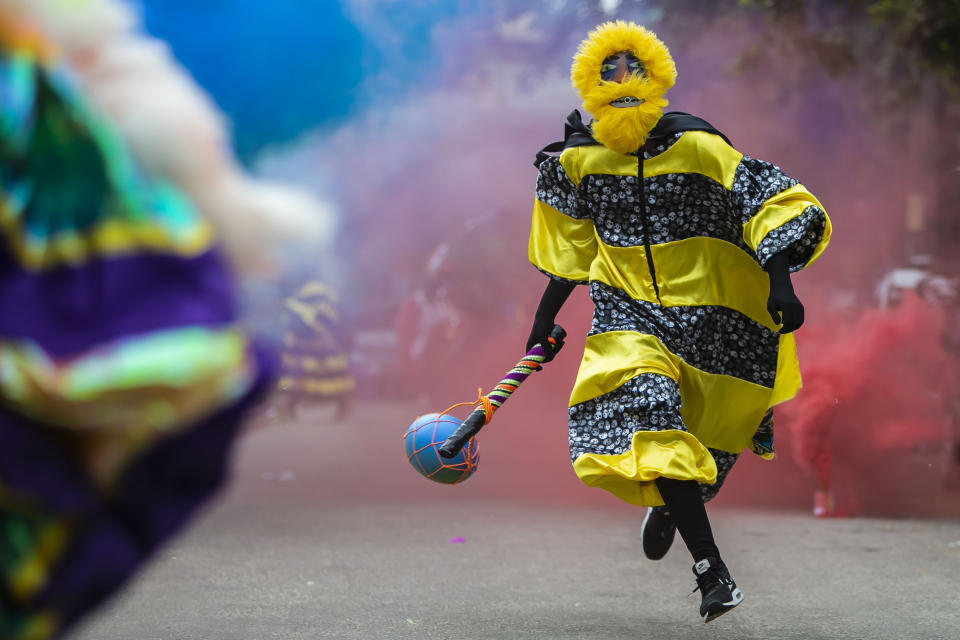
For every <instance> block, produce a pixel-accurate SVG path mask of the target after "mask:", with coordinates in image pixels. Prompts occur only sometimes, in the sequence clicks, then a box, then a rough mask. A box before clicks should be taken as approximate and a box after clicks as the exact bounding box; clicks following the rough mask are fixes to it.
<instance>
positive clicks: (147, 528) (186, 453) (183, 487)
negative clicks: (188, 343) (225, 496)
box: [0, 347, 276, 637]
mask: <svg viewBox="0 0 960 640" xmlns="http://www.w3.org/2000/svg"><path fill="white" fill-rule="evenodd" d="M253 356H254V357H255V358H256V361H257V370H258V377H257V380H256V382H255V384H254V386H253V388H251V389H250V391H249V392H248V393H247V394H246V396H244V398H242V399H241V400H240V401H239V402H237V403H236V404H234V405H232V406H230V407H228V408H226V409H224V410H222V411H220V412H218V413H217V414H215V415H213V416H211V417H209V418H207V419H205V420H204V421H202V422H201V423H199V424H197V425H196V426H194V427H191V428H189V429H186V430H184V431H181V432H178V433H177V434H175V435H173V436H172V437H170V438H168V439H166V440H163V441H161V442H160V443H159V444H158V445H157V446H155V447H154V448H153V449H151V450H149V451H148V452H147V453H145V454H144V455H143V456H142V457H141V458H140V459H138V460H137V461H136V462H135V463H134V464H133V465H132V466H131V468H130V470H129V471H128V472H127V473H126V474H125V475H124V476H123V477H122V478H121V479H120V481H119V482H118V483H117V488H116V490H115V491H114V493H113V495H112V496H110V497H107V496H101V495H99V494H98V493H97V491H96V490H95V489H94V488H93V487H92V486H90V484H89V483H88V481H87V480H86V479H85V477H84V476H83V474H82V473H81V472H80V471H79V470H78V468H77V467H76V465H75V464H74V463H73V462H72V461H71V460H70V459H69V457H68V456H67V455H66V454H65V452H64V451H63V450H61V449H60V448H59V447H58V446H56V443H55V441H54V440H53V439H51V438H50V437H49V436H48V435H45V434H46V432H45V430H44V428H43V427H41V426H40V425H37V424H36V423H31V422H29V421H26V420H23V419H17V417H16V415H15V414H11V413H9V412H7V411H4V412H3V413H2V414H0V479H2V480H3V482H4V484H5V489H6V490H7V491H9V492H11V493H15V494H18V495H23V496H26V497H28V498H34V499H35V500H37V502H38V503H39V504H40V505H42V506H43V507H45V510H47V511H49V513H48V515H49V516H51V517H67V516H68V517H70V518H71V520H72V522H74V523H75V525H76V528H75V529H74V531H73V535H72V537H71V539H70V542H69V547H68V551H67V553H66V554H65V556H64V557H63V558H61V559H60V560H59V561H58V563H57V564H56V565H54V567H53V570H52V574H51V579H50V581H49V582H48V583H47V585H46V586H45V588H44V589H43V590H42V591H41V593H40V594H38V596H37V597H36V598H35V600H34V602H33V603H32V604H31V606H32V607H36V608H38V609H40V608H43V609H50V610H53V611H55V612H56V613H57V615H58V617H59V619H60V620H61V622H62V623H63V626H62V627H61V628H60V629H59V631H58V636H57V637H61V636H62V634H64V633H66V632H67V631H68V630H69V629H70V628H71V627H72V626H73V624H74V623H75V622H76V621H78V620H79V619H80V618H82V617H83V616H84V615H86V614H88V613H89V612H90V611H92V610H93V608H94V607H96V606H98V605H99V604H101V603H102V602H103V601H104V600H106V599H107V598H108V597H109V596H111V595H112V594H114V593H116V591H117V590H118V589H119V588H120V587H121V586H122V585H123V584H125V583H126V581H127V580H128V579H129V578H130V577H131V576H132V575H134V573H135V572H136V571H137V570H138V569H139V568H140V567H141V566H142V565H143V563H144V561H145V560H146V559H147V558H149V557H150V556H151V555H152V553H153V552H155V551H156V550H157V548H158V547H160V545H162V544H164V543H165V542H167V541H168V540H169V539H170V538H171V537H172V536H173V535H174V534H176V533H178V532H179V531H180V530H181V529H182V528H183V526H184V525H185V524H187V523H188V522H189V520H190V519H191V518H192V517H193V516H194V515H195V513H196V512H197V510H198V509H199V508H200V507H202V506H203V505H204V504H205V503H206V502H207V501H208V500H209V498H210V497H211V496H212V495H213V494H214V493H215V492H216V490H217V489H219V488H220V486H221V485H222V484H223V481H224V480H225V478H226V476H227V472H228V466H229V455H230V451H231V448H232V444H233V442H234V441H235V439H236V436H237V433H238V431H239V428H240V426H241V424H242V418H243V417H244V414H245V413H246V412H247V410H248V409H250V408H251V407H252V406H253V405H254V404H255V403H256V402H258V401H259V400H260V398H261V397H262V396H263V395H264V394H265V392H266V391H267V390H268V389H269V388H270V387H271V385H272V379H273V373H274V371H275V369H276V367H275V362H274V361H273V359H272V357H270V355H269V354H268V353H267V352H266V351H265V350H264V349H262V348H260V347H255V348H254V350H253ZM31 433H32V434H33V436H34V437H30V434H31ZM8 445H9V447H8ZM44 448H46V450H44ZM25 453H26V454H27V455H24V454H25ZM18 458H22V459H18ZM0 515H2V512H0Z"/></svg>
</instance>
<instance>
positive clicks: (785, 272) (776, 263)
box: [763, 253, 803, 333]
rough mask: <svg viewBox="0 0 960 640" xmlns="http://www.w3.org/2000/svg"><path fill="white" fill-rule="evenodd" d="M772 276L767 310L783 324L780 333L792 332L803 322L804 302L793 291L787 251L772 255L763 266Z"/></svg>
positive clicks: (776, 321) (774, 319)
mask: <svg viewBox="0 0 960 640" xmlns="http://www.w3.org/2000/svg"><path fill="white" fill-rule="evenodd" d="M763 269H764V271H766V272H767V275H768V276H769V277H770V297H769V298H767V311H768V312H770V317H771V318H773V321H774V322H775V323H777V324H781V323H782V326H781V327H780V333H791V332H793V331H796V330H797V329H799V328H800V326H801V325H802V324H803V303H802V302H800V299H799V298H798V297H797V294H796V293H794V291H793V283H792V282H790V259H789V257H788V256H787V254H786V253H778V254H776V255H774V256H771V257H770V259H769V260H767V263H766V264H765V265H764V266H763Z"/></svg>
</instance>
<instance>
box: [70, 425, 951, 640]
mask: <svg viewBox="0 0 960 640" xmlns="http://www.w3.org/2000/svg"><path fill="white" fill-rule="evenodd" d="M402 410H403V409H401V411H402ZM377 411H384V409H382V408H380V409H377V408H364V407H359V408H358V409H357V410H356V411H355V413H354V416H353V417H352V418H351V419H350V420H348V421H347V422H346V423H333V422H332V420H331V419H330V417H329V415H328V414H327V413H324V412H318V413H314V414H310V415H309V416H308V418H307V419H306V420H305V421H302V422H300V423H297V424H289V423H281V424H272V425H269V426H267V427H264V428H260V429H256V430H253V431H251V432H250V433H248V434H247V435H246V436H245V437H244V439H243V440H242V442H241V443H240V446H239V448H238V451H237V455H236V458H235V460H236V465H235V467H236V468H235V474H234V481H233V483H232V484H231V485H230V487H229V488H228V489H227V490H226V491H225V492H224V494H223V495H222V497H221V498H220V499H219V500H218V501H217V503H216V504H214V505H212V506H211V508H210V509H208V510H207V512H206V513H204V514H203V516H202V517H200V518H199V519H198V520H197V521H196V522H195V523H194V525H193V526H192V527H191V528H190V529H189V530H188V531H187V532H186V533H185V534H184V535H183V536H181V537H180V538H178V539H177V540H176V541H175V542H173V543H172V544H171V545H170V546H169V547H167V548H166V549H164V550H162V551H161V552H160V553H159V554H158V555H157V557H156V558H155V560H154V562H153V563H152V564H151V565H150V566H149V567H148V568H147V569H146V570H145V571H144V572H142V573H141V574H140V575H139V577H138V578H137V579H136V580H134V581H133V582H132V583H131V584H130V585H129V587H128V588H127V589H126V590H125V591H124V593H123V594H121V595H120V596H118V597H117V598H115V599H114V600H113V601H111V603H109V605H108V606H106V607H104V608H103V609H102V610H101V611H99V612H98V613H97V614H96V615H95V616H93V617H91V618H90V619H89V620H87V622H86V624H85V625H84V626H83V627H81V628H80V629H78V630H77V631H76V633H75V634H74V635H73V636H72V637H71V640H261V639H264V640H266V639H280V640H297V639H301V638H302V639H312V638H337V639H343V640H353V639H356V640H370V639H390V640H393V639H397V640H402V639H408V638H409V639H422V640H431V639H437V640H440V639H444V640H446V639H454V638H456V639H464V640H470V639H477V640H481V639H484V640H486V639H490V640H494V639H497V640H501V639H502V640H514V639H527V638H530V639H533V638H538V639H543V640H565V639H574V638H576V639H594V638H596V639H603V640H620V639H628V638H629V639H647V638H651V639H652V638H669V639H671V640H685V639H687V638H697V639H702V638H736V639H738V640H746V639H753V638H756V639H758V640H759V639H764V640H771V639H779V638H785V639H786V638H796V639H798V640H799V639H803V640H819V639H824V640H827V639H830V640H833V639H847V638H849V639H854V638H856V639H863V640H881V639H886V638H890V639H897V640H902V639H904V638H918V639H919V638H922V639H941V638H942V639H947V638H950V639H951V640H955V639H956V638H958V637H960V606H958V605H960V597H958V594H960V521H958V520H956V519H945V520H944V519H939V520H938V519H907V518H901V519H877V518H844V519H840V518H837V519H829V518H828V519H816V518H813V517H812V516H811V515H810V514H809V513H808V512H806V511H798V510H794V511H783V512H771V511H769V510H767V511H751V510H744V509H742V508H731V507H723V506H722V505H721V506H719V507H717V508H712V509H711V514H712V518H713V521H714V530H715V533H716V537H717V540H718V543H719V545H720V548H721V550H722V552H723V554H724V557H725V559H726V561H727V564H728V565H729V567H730V569H731V571H732V573H733V575H734V578H735V579H736V580H737V582H738V584H739V585H740V587H741V588H742V589H743V592H744V594H745V600H744V602H743V604H742V605H741V606H740V607H738V608H737V609H736V610H734V611H732V612H730V613H728V614H727V615H725V616H723V617H721V618H719V619H717V620H715V621H714V622H711V623H709V624H706V625H705V624H704V623H703V622H701V620H700V618H699V616H698V613H697V609H698V606H699V594H692V595H691V594H690V592H691V591H692V589H693V588H694V586H695V582H694V580H693V574H692V572H691V569H690V565H691V561H690V559H689V557H688V555H687V553H686V551H685V549H684V548H683V547H682V546H680V545H679V544H678V546H676V547H675V548H674V549H673V550H671V552H670V554H669V555H668V556H667V557H666V558H665V559H664V560H661V561H659V562H650V561H648V560H646V559H645V558H644V557H643V555H642V552H641V551H640V548H639V529H640V523H641V521H642V516H643V512H642V510H637V509H631V508H627V507H626V506H623V507H620V506H611V504H612V503H611V502H600V503H598V504H599V505H602V506H597V507H591V506H589V504H586V503H584V502H583V501H582V500H580V499H579V498H580V494H577V495H576V496H575V498H577V499H575V500H572V501H570V502H569V503H565V502H564V501H563V500H552V499H550V500H548V499H542V496H539V495H537V494H531V495H527V496H525V495H522V494H519V493H518V495H517V496H516V498H517V499H505V497H504V496H505V494H504V493H503V491H495V490H489V487H488V490H486V491H485V490H484V486H485V485H484V484H483V483H482V482H479V481H478V484H477V485H476V487H477V488H475V489H472V490H467V487H468V486H469V485H470V484H471V483H473V482H474V479H473V478H471V479H470V480H469V481H468V482H467V483H464V484H463V485H458V486H457V487H447V486H439V485H438V486H434V485H433V483H429V482H426V481H424V480H423V479H422V478H420V477H419V476H417V475H416V474H415V473H413V472H412V471H410V469H409V468H408V467H407V466H406V465H407V463H406V461H405V460H404V459H403V456H402V454H399V455H395V454H394V453H393V452H394V451H399V447H400V443H399V436H397V437H396V438H395V439H394V438H392V437H391V438H390V439H389V440H388V442H386V443H385V444H377V445H376V446H374V447H373V449H372V450H366V449H364V450H362V451H360V450H358V447H357V446H356V445H357V443H358V441H359V438H358V434H359V433H362V432H361V431H360V430H362V429H376V428H378V427H377V426H376V425H377V424H379V422H378V421H379V420H380V417H382V416H380V417H378V415H379V414H377ZM389 411H390V413H391V415H392V414H394V413H396V411H397V408H395V407H394V408H391V409H390V410H389ZM383 440H385V438H380V439H377V440H376V441H377V442H378V443H380V442H381V441H383ZM485 462H488V461H485ZM488 464H490V465H491V466H495V463H489V462H488ZM480 473H490V474H491V475H492V474H493V471H486V470H484V469H482V468H481V472H480ZM360 478H362V481H361V479H360ZM478 478H479V475H478ZM496 486H497V487H499V488H501V489H502V487H503V485H502V484H500V485H496ZM461 487H462V488H461ZM517 491H518V492H519V491H520V488H519V487H518V488H517ZM586 491H592V492H595V491H597V490H589V489H586ZM590 495H593V494H592V493H591V494H590Z"/></svg>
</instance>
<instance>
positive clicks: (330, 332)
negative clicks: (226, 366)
mask: <svg viewBox="0 0 960 640" xmlns="http://www.w3.org/2000/svg"><path fill="white" fill-rule="evenodd" d="M283 304H284V331H283V354H282V364H281V372H280V378H279V380H278V381H277V392H278V398H277V401H279V402H282V403H286V404H287V405H288V406H289V408H290V410H291V412H292V413H294V415H296V406H298V405H300V404H321V403H335V404H336V405H337V417H338V418H344V417H346V413H347V406H348V403H349V402H350V397H351V396H352V395H353V392H354V391H355V390H356V386H357V384H356V380H355V379H354V377H353V375H352V374H351V372H350V355H349V353H348V352H347V349H346V345H345V336H344V330H343V325H342V323H341V321H340V314H339V312H338V296H337V293H336V291H334V290H333V288H332V287H330V286H329V285H327V284H325V283H323V282H319V281H310V282H307V283H305V284H303V285H302V286H301V287H300V288H299V289H297V291H296V293H294V294H293V295H292V296H290V297H288V298H287V299H286V300H284V303H283Z"/></svg>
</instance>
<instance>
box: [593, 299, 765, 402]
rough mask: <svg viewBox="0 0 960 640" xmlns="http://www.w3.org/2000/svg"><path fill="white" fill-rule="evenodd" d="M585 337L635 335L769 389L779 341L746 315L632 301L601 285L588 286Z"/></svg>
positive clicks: (698, 365)
mask: <svg viewBox="0 0 960 640" xmlns="http://www.w3.org/2000/svg"><path fill="white" fill-rule="evenodd" d="M590 297H591V298H592V299H593V303H594V311H593V323H592V325H591V327H590V334H589V335H594V334H597V333H604V332H607V331H639V332H640V333H646V334H649V335H652V336H654V337H656V338H658V339H659V340H660V341H661V342H662V343H663V344H664V346H666V347H667V349H669V350H670V352H671V353H674V354H676V355H678V356H680V357H681V358H682V359H683V360H684V361H685V362H687V363H688V364H690V365H691V366H694V367H696V368H697V369H700V370H702V371H706V372H707V373H716V374H720V375H727V376H736V377H738V378H742V379H744V380H749V381H750V382H753V383H756V384H759V385H763V386H765V387H773V382H774V377H775V374H776V371H777V354H778V351H779V344H780V336H779V334H778V333H776V332H774V331H770V330H769V329H767V328H766V327H764V326H763V325H761V324H758V323H756V322H754V321H753V320H751V319H750V318H748V317H747V316H745V315H743V314H742V313H739V312H737V311H734V310H733V309H728V308H726V307H719V306H709V305H704V306H697V307H664V306H661V305H659V304H657V303H655V302H647V301H644V300H634V299H633V298H631V297H630V296H628V295H627V294H626V293H624V292H623V291H620V290H619V289H616V288H614V287H611V286H608V285H605V284H603V283H601V282H591V283H590Z"/></svg>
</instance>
